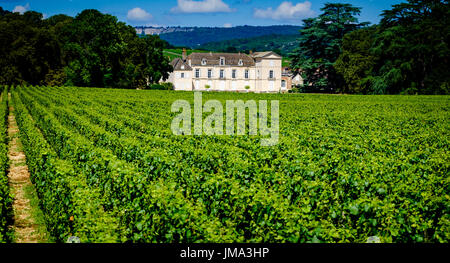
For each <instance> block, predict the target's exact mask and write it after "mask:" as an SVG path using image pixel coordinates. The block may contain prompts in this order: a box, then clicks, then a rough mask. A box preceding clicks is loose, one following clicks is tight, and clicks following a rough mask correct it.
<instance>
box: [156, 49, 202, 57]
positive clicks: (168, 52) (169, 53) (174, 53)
mask: <svg viewBox="0 0 450 263" xmlns="http://www.w3.org/2000/svg"><path fill="white" fill-rule="evenodd" d="M194 52H196V53H208V52H209V51H205V50H196V49H188V50H186V54H187V55H190V54H192V53H194ZM163 54H164V56H166V57H169V58H170V60H173V59H175V58H181V56H182V54H183V49H182V48H175V49H164V51H163Z"/></svg>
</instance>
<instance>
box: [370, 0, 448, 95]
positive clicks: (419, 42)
mask: <svg viewBox="0 0 450 263" xmlns="http://www.w3.org/2000/svg"><path fill="white" fill-rule="evenodd" d="M449 40H450V8H449V5H448V1H447V0H409V1H408V2H407V3H402V4H398V5H394V6H393V8H392V10H387V11H384V13H383V18H382V20H381V23H380V32H379V33H378V34H377V38H376V41H375V47H374V49H373V52H374V54H375V55H376V56H377V57H379V59H378V60H377V63H376V65H375V69H374V72H373V73H372V75H371V76H369V77H368V79H369V80H370V81H369V82H370V85H371V87H372V89H373V92H374V93H381V94H386V93H388V94H398V93H400V92H403V93H408V94H416V93H417V94H448V93H449V92H450V73H449V70H448V65H449V63H450V50H449Z"/></svg>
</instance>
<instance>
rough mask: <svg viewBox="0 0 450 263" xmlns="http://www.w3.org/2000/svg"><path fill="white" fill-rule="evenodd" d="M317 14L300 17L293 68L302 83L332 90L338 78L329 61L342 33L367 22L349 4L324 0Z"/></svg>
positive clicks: (318, 88)
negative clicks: (359, 19) (300, 23)
mask: <svg viewBox="0 0 450 263" xmlns="http://www.w3.org/2000/svg"><path fill="white" fill-rule="evenodd" d="M321 11H322V12H323V13H322V14H321V15H319V17H317V18H309V19H305V20H303V22H304V28H303V29H302V30H300V33H301V36H300V38H299V42H300V44H299V48H298V49H296V51H295V52H294V53H293V54H292V55H291V58H292V65H293V67H294V69H301V70H302V72H303V73H304V79H305V85H307V86H311V87H312V89H313V90H314V91H336V89H337V88H338V87H339V86H340V85H341V82H342V79H341V78H340V76H339V75H338V74H337V73H336V71H335V69H334V67H333V65H334V62H335V61H336V60H337V58H338V57H339V54H340V48H341V43H342V38H343V37H344V35H345V34H347V33H349V32H351V31H354V30H356V29H359V28H361V27H363V26H365V25H367V24H368V23H359V22H358V19H357V18H356V16H357V15H359V14H360V12H361V8H359V7H354V6H352V5H351V4H336V3H327V4H325V6H324V7H323V8H322V9H321Z"/></svg>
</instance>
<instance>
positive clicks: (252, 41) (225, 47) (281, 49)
mask: <svg viewBox="0 0 450 263" xmlns="http://www.w3.org/2000/svg"><path fill="white" fill-rule="evenodd" d="M297 38H298V34H295V35H278V34H276V35H267V36H260V37H251V38H242V39H233V40H225V41H219V42H210V43H206V44H203V45H201V46H200V48H201V49H205V50H211V51H215V52H230V53H236V52H239V51H240V52H244V53H248V52H249V51H250V50H252V51H254V52H257V51H274V52H275V53H278V54H280V55H282V56H288V55H289V54H290V53H292V52H293V51H294V49H295V48H297V47H298V44H299V43H298V40H297Z"/></svg>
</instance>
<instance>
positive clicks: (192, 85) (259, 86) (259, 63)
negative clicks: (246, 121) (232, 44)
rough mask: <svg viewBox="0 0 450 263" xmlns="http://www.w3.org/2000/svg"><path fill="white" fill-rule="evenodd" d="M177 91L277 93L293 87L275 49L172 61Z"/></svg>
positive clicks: (195, 55) (209, 55) (171, 76)
mask: <svg viewBox="0 0 450 263" xmlns="http://www.w3.org/2000/svg"><path fill="white" fill-rule="evenodd" d="M171 64H172V66H173V68H174V71H173V72H172V73H171V74H170V76H169V79H168V80H167V81H168V82H171V83H173V85H174V89H175V90H185V91H192V90H196V91H236V92H257V93H276V92H287V91H288V90H290V89H291V86H290V85H288V83H287V82H286V81H284V82H283V79H282V57H281V56H280V55H278V54H276V53H274V52H255V53H250V55H247V54H244V53H211V52H210V53H192V54H190V55H189V56H187V55H186V50H183V55H182V58H176V59H174V60H173V61H172V62H171Z"/></svg>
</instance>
